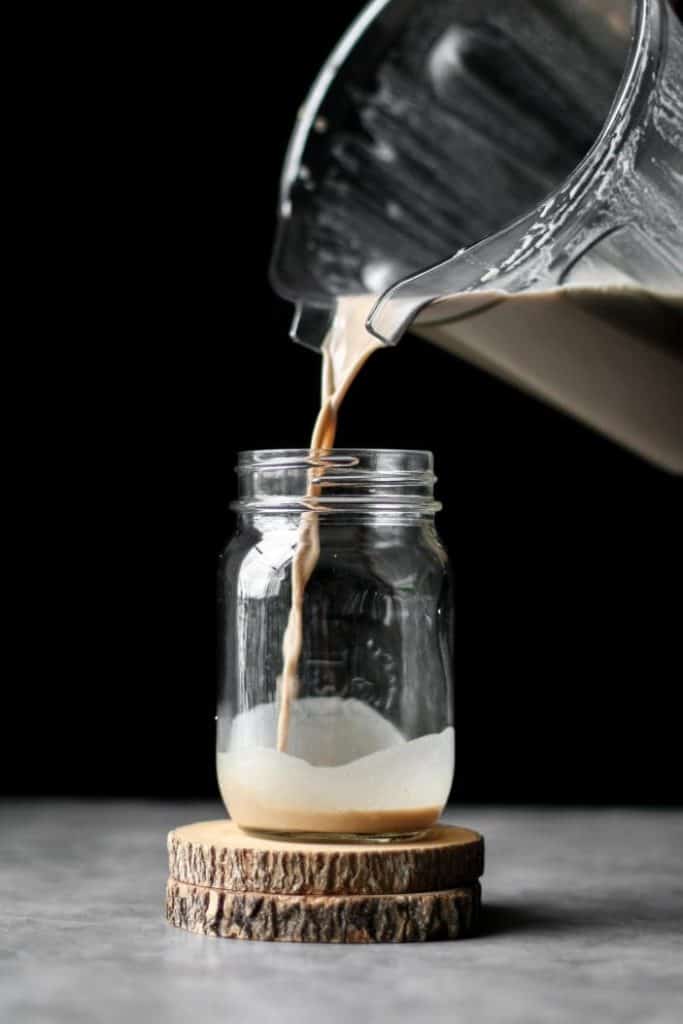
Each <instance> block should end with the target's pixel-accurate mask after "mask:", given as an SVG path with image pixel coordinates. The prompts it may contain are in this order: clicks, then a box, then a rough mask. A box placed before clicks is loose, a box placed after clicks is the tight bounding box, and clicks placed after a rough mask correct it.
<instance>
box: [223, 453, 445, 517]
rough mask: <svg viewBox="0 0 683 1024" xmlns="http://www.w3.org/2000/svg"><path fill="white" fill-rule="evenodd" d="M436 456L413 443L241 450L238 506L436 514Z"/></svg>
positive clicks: (261, 509)
mask: <svg viewBox="0 0 683 1024" xmlns="http://www.w3.org/2000/svg"><path fill="white" fill-rule="evenodd" d="M433 466H434V457H433V455H432V453H431V452H430V451H427V450H424V449H407V448H327V449H325V448H322V449H309V448H266V449H254V450H249V451H242V452H239V453H238V463H237V466H236V471H237V474H238V478H239V486H240V496H239V499H238V501H236V502H234V503H233V504H232V506H231V507H232V508H233V509H235V510H237V511H240V512H246V511H257V512H269V511H272V512H302V511H306V510H309V511H317V512H320V513H331V512H346V513H351V512H356V513H359V514H365V513H372V514H386V513H390V512H396V513H397V514H399V515H405V514H410V515H415V514H417V515H433V514H434V513H435V512H437V511H438V510H439V509H440V508H441V504H440V503H439V502H437V501H435V499H434V484H435V482H436V476H435V474H434V468H433Z"/></svg>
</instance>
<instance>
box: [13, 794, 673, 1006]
mask: <svg viewBox="0 0 683 1024" xmlns="http://www.w3.org/2000/svg"><path fill="white" fill-rule="evenodd" d="M219 816H221V810H220V808H219V807H218V805H215V804H213V805H207V804H154V803H133V802H130V803H123V802H114V803H98V804H96V803H77V802H73V803H65V802H57V801H53V802H48V801H43V802H40V803H23V802H22V803H19V802H6V803H4V804H3V805H2V807H1V808H0V1021H2V1024H44V1022H49V1024H62V1022H64V1024H66V1022H68V1024H80V1022H83V1024H86V1022H87V1024H93V1022H95V1024H99V1022H110V1021H111V1022H116V1024H118V1022H124V1024H138V1022H146V1024H157V1022H168V1024H174V1022H176V1021H177V1022H183V1024H188V1022H189V1024H214V1022H216V1024H217V1022H219V1021H220V1022H221V1024H226V1022H233V1021H234V1022H235V1024H244V1022H251V1021H254V1022H259V1024H270V1022H272V1024H294V1022H297V1024H306V1022H308V1021H316V1022H324V1024H349V1022H351V1024H356V1022H357V1024H366V1022H370V1024H375V1022H377V1024H379V1022H385V1021H405V1022H408V1021H425V1022H426V1021H435V1022H439V1021H448V1022H449V1024H453V1022H456V1024H460V1022H469V1021H472V1022H477V1024H486V1022H489V1021H490V1022H495V1024H499V1022H500V1024H506V1022H509V1021H514V1022H520V1024H533V1022H536V1021H538V1022H543V1024H554V1022H556V1021H563V1022H564V1021H568V1022H569V1021H571V1022H584V1021H585V1022H588V1024H610V1022H613V1021H614V1022H616V1021H619V1022H620V1024H624V1022H630V1021H638V1022H641V1021H642V1022H647V1024H668V1022H669V1021H671V1022H674V1021H676V1022H677V1024H680V1021H681V1020H683V813H681V812H677V811H633V810H586V811H577V810H574V809H572V810H561V809H557V808H554V809H552V810H542V809H533V810H532V809H519V808H513V809H511V808H498V809H496V808H491V807H487V808H477V807H472V806H467V807H461V808H456V809H451V811H450V812H449V814H448V816H447V820H449V821H451V822H457V823H458V824H461V825H468V826H471V827H473V828H476V829H479V830H480V831H481V832H483V833H484V835H485V837H486V842H487V866H486V874H485V876H484V880H483V884H484V899H485V904H486V909H485V914H484V920H483V928H482V932H481V934H480V935H479V936H478V937H476V938H471V939H468V940H463V941H458V942H450V943H449V942H445V943H432V944H427V945H403V946H297V945H288V944H274V943H250V942H235V941H229V940H224V939H212V938H204V937H200V936H196V935H190V934H187V933H185V932H182V931H177V930H175V929H172V928H170V927H169V926H168V925H167V924H165V922H164V919H163V905H164V884H165V880H166V849H165V839H166V832H167V831H168V830H169V829H170V828H172V827H174V826H176V825H181V824H185V823H188V822H190V821H199V820H203V819H206V818H212V817H219Z"/></svg>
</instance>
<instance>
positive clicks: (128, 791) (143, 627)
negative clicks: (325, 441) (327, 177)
mask: <svg viewBox="0 0 683 1024" xmlns="http://www.w3.org/2000/svg"><path fill="white" fill-rule="evenodd" d="M359 7H360V5H359V4H351V3H340V2H338V3H335V4H332V5H327V6H326V7H325V8H324V13H323V9H322V8H320V7H319V6H316V7H311V8H310V9H308V8H306V7H305V6H301V5H296V6H295V7H294V8H291V7H282V5H274V6H273V8H272V9H271V8H268V11H267V14H266V13H265V9H264V8H257V7H256V5H254V9H253V10H251V11H249V10H246V11H245V10H241V11H240V13H239V14H233V15H231V16H230V19H229V21H228V22H227V23H226V22H225V20H224V19H222V20H221V21H220V22H219V21H218V20H216V21H215V22H211V20H210V19H209V20H207V21H206V22H200V20H199V16H198V15H193V16H192V17H193V19H194V20H193V21H191V23H189V24H188V22H187V20H186V19H187V15H184V16H183V18H184V19H185V20H183V21H182V22H181V21H178V22H177V23H173V24H171V23H169V22H168V21H167V22H166V23H165V24H164V25H162V26H158V25H142V24H140V25H138V26H136V31H135V32H134V33H132V36H131V34H129V33H128V27H127V28H126V33H125V34H126V49H125V51H124V54H123V57H121V56H120V55H114V54H112V53H109V52H108V53H107V55H106V58H102V59H105V60H106V62H107V63H108V69H107V71H106V73H105V74H104V75H102V79H101V80H100V81H99V83H98V86H97V89H96V90H95V93H96V94H95V95H88V89H86V88H85V87H84V79H83V76H82V75H80V74H77V73H75V72H73V70H70V69H69V68H66V67H62V68H61V85H60V90H61V92H60V94H59V97H58V99H54V100H51V99H50V96H49V95H47V96H45V95H43V96H42V98H41V104H45V108H44V110H43V113H42V115H41V120H39V122H38V124H37V125H34V126H33V127H34V130H35V131H37V133H38V136H39V138H40V139H41V141H40V142H39V149H40V150H41V153H42V156H43V157H44V158H45V162H44V163H43V164H41V166H40V167H39V168H38V169H36V168H35V167H32V168H31V170H30V172H27V173H30V174H32V175H35V178H34V179H32V181H33V183H34V184H35V185H36V186H40V187H36V188H35V189H33V190H32V191H33V192H34V198H35V204H36V205H37V208H38V210H39V213H38V214H36V215H35V216H36V232H38V229H40V230H39V233H38V235H37V237H39V239H41V244H40V247H39V249H40V254H39V256H38V257H36V255H35V251H34V254H33V258H34V259H36V258H37V259H38V260H39V261H40V260H43V261H44V263H45V265H46V266H47V265H49V268H50V284H49V287H48V285H47V284H46V287H45V289H44V291H43V294H42V295H41V296H40V297H36V296H35V295H34V296H32V298H31V305H30V306H29V311H31V310H34V309H36V307H40V310H39V312H40V316H41V321H40V323H41V325H42V327H43V328H47V335H46V334H45V331H44V330H40V331H38V332H37V333H40V334H41V339H42V341H43V342H45V341H46V340H47V342H48V343H47V344H44V346H43V347H41V348H40V350H38V349H36V351H35V352H34V351H33V349H32V347H31V346H29V349H30V351H29V354H28V362H29V365H28V367H27V368H26V374H27V380H28V389H27V391H28V392H29V393H30V392H32V391H35V394H34V395H33V398H34V401H35V408H38V407H40V408H41V409H42V411H43V413H45V412H47V415H45V416H44V419H43V421H42V425H41V427H40V429H39V431H38V438H37V440H34V441H33V455H32V458H31V460H30V462H27V464H26V466H25V467H24V469H23V475H24V478H25V481H26V483H27V485H28V484H30V485H31V487H32V493H33V494H35V498H34V499H32V500H31V501H29V502H27V517H28V519H29V540H28V541H26V543H25V545H24V546H23V547H22V546H21V545H19V554H20V557H21V558H22V559H23V561H24V567H25V568H24V572H23V574H22V575H23V586H22V589H21V592H20V596H17V602H16V603H17V604H19V605H21V607H22V608H23V610H24V612H25V613H26V619H27V620H28V630H27V633H28V636H27V638H26V640H25V641H22V645H21V658H20V659H19V665H20V668H19V670H18V671H15V672H13V673H12V683H11V685H9V686H8V687H7V691H8V692H9V698H10V703H9V705H6V706H7V707H11V706H12V702H13V701H15V702H16V710H14V711H9V710H8V712H7V718H6V723H7V724H6V726H5V731H6V743H5V748H7V747H8V745H9V744H11V742H12V740H16V741H17V748H18V750H19V751H20V756H19V758H18V759H17V758H14V759H13V760H11V762H9V764H8V767H7V768H6V769H4V770H3V772H2V777H1V778H0V786H1V787H2V788H3V789H4V790H5V792H7V793H16V794H20V793H65V794H66V793H69V794H83V795H100V796H111V795H143V796H160V797H167V798H175V797H188V796H213V795H215V794H216V787H215V782H214V776H213V727H214V723H213V715H214V694H215V684H214V669H213V657H214V612H213V600H214V583H213V577H214V570H215V562H216V557H217V554H218V552H219V550H220V548H221V546H222V545H223V544H224V543H225V541H226V539H227V537H228V536H229V534H230V531H231V529H232V525H233V522H232V517H231V514H230V513H229V511H228V507H227V506H228V502H229V501H230V500H231V498H232V497H233V496H234V479H233V476H234V475H233V472H232V468H233V465H234V463H235V456H236V452H237V451H238V450H239V449H242V448H261V447H288V446H302V445H305V443H306V441H307V438H308V436H309V433H310V429H311V425H312V422H313V419H314V416H315V412H316V399H317V388H318V374H319V359H318V357H317V356H315V355H314V354H312V353H310V352H308V351H306V350H305V349H303V348H301V347H298V346H296V345H294V344H293V343H292V342H290V341H289V340H288V337H287V330H288V324H289V319H290V313H291V310H290V308H289V307H288V306H287V304H286V303H284V302H283V301H281V300H280V299H278V298H277V297H275V295H274V294H273V293H272V292H271V290H270V287H269V285H268V281H267V266H268V259H269V253H270V246H271V242H272V236H273V230H274V216H275V207H276V197H277V185H278V176H279V171H280V166H281V162H282V157H283V154H284V148H285V146H286V142H287V139H288V136H289V132H290V129H291V126H292V123H293V120H294V117H295V115H296V110H297V106H298V104H299V103H300V102H301V100H302V99H303V98H304V96H305V94H306V91H307V88H308V85H309V84H310V82H311V80H312V77H313V75H314V74H315V72H316V70H317V68H318V66H319V65H320V63H321V61H322V60H323V59H324V58H325V56H326V54H327V52H328V51H329V50H330V48H331V47H332V45H333V44H334V42H335V41H336V39H337V38H338V36H339V34H340V33H341V32H342V31H343V29H344V28H345V26H346V24H347V23H348V21H349V20H350V18H351V17H352V16H353V14H354V13H355V12H356V10H357V9H359ZM112 31H114V28H112ZM118 31H120V28H119V30H118ZM114 49H116V47H114ZM100 56H101V55H99V54H98V55H96V56H91V57H87V58H81V59H85V61H86V63H87V64H88V68H87V70H88V79H89V78H90V76H91V74H92V75H94V74H95V71H96V68H95V65H96V64H97V61H98V59H99V58H100ZM150 68H151V69H152V70H150ZM114 71H115V72H116V74H115V75H113V72H114ZM110 72H111V74H110ZM70 100H72V101H73V102H72V103H70V102H68V101H70ZM65 110H67V113H65V112H64V111H65ZM46 167H49V172H50V173H46ZM34 248H35V247H34ZM31 315H32V314H31ZM36 315H37V314H36ZM33 359H35V361H36V365H35V366H32V365H31V362H32V360H33ZM257 382H258V389H257V387H256V384H257ZM285 385H287V386H293V388H294V394H295V400H294V401H293V402H292V401H291V400H289V399H288V397H287V394H286V393H285V390H284V387H285ZM30 420H31V415H30V414H29V415H27V416H26V417H25V418H24V420H23V421H21V423H20V433H21V432H24V433H28V432H29V428H30V426H31V423H30ZM338 443H339V444H340V445H343V446H354V445H358V446H362V447H395V448H430V449H432V450H433V451H434V452H435V459H436V468H437V473H438V476H439V483H438V495H439V497H440V499H441V500H442V501H443V503H444V511H443V512H442V513H441V515H440V517H439V520H438V525H439V530H440V532H441V534H442V536H443V538H444V540H445V542H446V545H447V547H448V548H449V551H450V554H451V558H452V561H453V565H454V570H455V580H456V592H457V635H456V658H455V672H456V711H457V722H456V724H457V737H458V764H457V770H456V784H455V789H454V793H455V795H456V796H457V797H458V798H460V799H463V800H514V801H540V802H565V801H567V802H569V801H571V802H584V803H592V802H626V803H629V802H641V803H653V804H656V803H665V802H680V801H681V799H682V798H683V788H682V787H681V782H680V779H681V769H680V739H679V733H680V724H679V722H680V719H679V715H678V713H677V710H676V708H677V703H678V701H677V698H678V696H679V693H680V689H681V671H680V656H679V651H680V638H681V637H680V634H681V630H680V616H681V609H680V581H681V559H680V535H681V521H682V518H681V512H682V502H681V485H680V481H679V480H676V479H674V478H672V477H670V476H668V475H666V474H665V473H663V472H661V471H659V470H657V469H654V468H652V467H650V466H648V465H646V464H645V463H643V462H642V461H640V460H639V459H637V458H636V457H635V456H632V455H630V454H629V453H627V452H625V451H623V450H620V449H619V448H617V447H616V446H614V445H612V444H611V443H610V442H608V441H606V440H604V439H602V438H600V437H598V436H596V435H595V434H593V433H592V432H591V431H589V430H588V429H586V428H584V427H582V426H580V425H578V424H577V423H574V422H573V421H570V420H569V419H567V418H564V417H563V416H561V415H560V414H559V413H556V412H555V411H553V410H551V409H549V408H547V407H545V406H544V405H542V404H541V403H540V402H537V401H535V400H534V399H531V398H529V397H526V396H524V395H522V394H520V393H518V392H516V391H515V390H513V389H511V388H510V387H509V386H507V385H505V384H503V383H501V382H498V381H496V380H494V379H492V378H490V377H488V376H486V375H485V374H484V373H482V372H481V371H479V370H476V369H474V368H472V367H470V366H468V365H467V364H465V363H463V362H460V361H458V360H456V359H454V358H452V357H450V356H447V355H445V354H443V353H441V352H439V351H437V350H436V349H434V348H432V347H430V346H429V345H428V344H426V343H424V342H421V341H418V340H415V339H412V338H410V337H408V338H405V339H404V340H403V341H402V342H401V343H400V345H399V346H398V347H397V348H396V349H395V350H391V351H387V352H381V353H379V354H378V355H377V356H374V357H373V358H372V360H371V361H370V362H369V364H368V366H367V368H366V369H365V370H364V371H363V374H362V375H361V377H360V378H359V379H358V381H357V383H356V384H354V387H353V389H352V391H351V393H350V395H349V397H348V399H347V401H346V403H345V407H344V411H343V415H342V417H341V424H340V431H339V437H338ZM11 539H12V538H11V537H10V540H11ZM27 566H28V568H26V567H27ZM12 723H16V728H13V727H12Z"/></svg>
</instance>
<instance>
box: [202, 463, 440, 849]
mask: <svg viewBox="0 0 683 1024" xmlns="http://www.w3.org/2000/svg"><path fill="white" fill-rule="evenodd" d="M237 473H238V476H239V500H238V501H237V502H236V503H235V505H234V506H233V508H234V511H235V512H236V513H237V529H236V532H235V536H234V538H233V539H232V540H231V542H230V543H229V544H228V547H227V548H226V550H225V552H224V554H223V556H222V558H221V563H220V571H219V624H220V638H219V700H218V714H217V773H218V782H219V787H220V791H221V795H222V797H223V800H224V802H225V806H226V808H227V810H228V812H229V814H230V815H231V817H232V818H233V820H234V821H235V822H236V823H237V824H238V825H239V827H240V828H242V829H244V830H245V831H248V832H253V833H264V834H276V835H280V836H285V837H289V838H307V837H315V838H318V839H320V838H327V839H335V840H342V841H343V840H349V841H351V840H353V841H362V840H372V841H390V840H392V839H406V838H408V837H416V836H419V835H421V834H423V833H424V832H425V830H427V829H428V828H429V827H430V826H431V825H433V824H434V823H435V822H436V821H437V819H438V818H439V816H440V814H441V812H442V810H443V807H444V805H445V803H446V801H447V799H448V794H449V790H450V787H451V783H452V779H453V767H454V751H455V734H454V728H453V701H452V696H453V693H452V691H453V684H452V649H451V648H452V620H453V608H452V598H451V582H450V574H449V568H448V563H447V557H446V552H445V550H444V548H443V545H442V544H441V542H440V540H439V537H438V535H437V532H436V529H435V524H434V515H435V513H436V512H437V511H438V510H439V509H440V507H441V506H440V504H439V503H438V502H436V501H435V500H434V493H433V492H434V482H435V476H434V472H433V458H432V455H431V453H430V452H425V451H389V450H371V449H353V450H352V449H334V450H330V451H325V452H314V453H313V452H310V451H308V450H307V449H301V450H297V449H293V450H292V449H289V450H273V451H252V452H242V453H241V454H240V456H239V463H238V466H237ZM305 540H307V542H308V545H309V548H308V555H307V558H308V561H307V572H306V574H305V575H306V576H307V579H306V580H305V585H304V587H303V594H302V599H301V606H300V616H297V614H296V612H295V613H293V612H292V598H293V594H292V589H293V588H292V578H293V564H294V565H296V558H297V550H298V548H299V547H300V545H301V544H302V543H304V541H305ZM299 557H300V556H299ZM295 571H296V570H295ZM295 604H296V601H295ZM288 623H289V631H290V634H289V639H290V642H291V640H292V630H294V632H295V633H296V632H297V628H298V629H299V633H298V637H299V640H300V643H301V650H300V656H299V658H298V664H297V665H296V674H295V680H294V682H295V685H294V686H293V687H292V686H289V687H288V689H287V692H285V690H286V688H285V686H284V683H283V678H282V675H283V643H284V640H285V632H286V630H287V629H288ZM290 653H291V647H290ZM290 683H291V679H290ZM284 719H286V722H284V726H285V727H284V729H283V720H284Z"/></svg>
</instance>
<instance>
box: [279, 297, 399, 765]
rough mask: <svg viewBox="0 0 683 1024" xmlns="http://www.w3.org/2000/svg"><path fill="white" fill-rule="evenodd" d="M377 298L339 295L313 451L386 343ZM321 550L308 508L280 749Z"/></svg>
mask: <svg viewBox="0 0 683 1024" xmlns="http://www.w3.org/2000/svg"><path fill="white" fill-rule="evenodd" d="M373 301H374V300H373V297H372V296H367V295H352V296H346V297H344V298H341V299H339V301H338V303H337V310H336V315H335V318H334V321H333V324H332V327H331V329H330V332H329V334H328V336H327V338H326V340H325V345H324V348H323V370H322V398H321V405H320V412H319V413H318V418H317V419H316V422H315V427H314V428H313V435H312V437H311V444H310V450H311V451H312V452H314V451H319V450H321V449H329V448H333V447H334V440H335V436H336V433H337V415H338V413H339V406H340V405H341V403H342V401H343V399H344V396H345V394H346V392H347V391H348V390H349V388H350V386H351V384H352V382H353V380H354V378H355V376H356V374H357V373H358V372H359V370H360V369H361V367H362V366H363V364H364V363H365V361H366V360H367V358H368V357H369V356H370V355H371V353H372V352H374V351H375V350H376V349H378V348H381V347H382V343H381V342H380V341H377V339H376V338H373V337H372V335H370V334H368V332H367V331H366V329H365V320H366V319H367V316H368V314H369V312H370V309H371V307H372V302H373ZM316 494H317V490H316V486H315V471H314V470H311V472H310V482H309V485H308V490H307V497H312V496H315V495H316ZM319 554H320V543H319V535H318V516H317V513H316V512H304V513H302V516H301V523H300V526H299V537H298V541H297V545H296V551H295V552H294V559H293V561H292V604H291V608H290V610H289V619H288V621H287V628H286V630H285V635H284V640H283V644H282V663H283V668H282V676H281V677H280V711H279V715H278V723H277V749H278V750H280V751H284V750H286V749H287V738H288V735H289V716H290V709H291V705H292V701H293V700H294V699H295V698H296V694H297V690H298V686H299V683H298V668H299V659H300V657H301V648H302V646H303V620H302V611H303V602H304V591H305V589H306V584H307V583H308V581H309V579H310V577H311V573H312V572H313V570H314V569H315V566H316V563H317V561H318V555H319Z"/></svg>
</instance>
